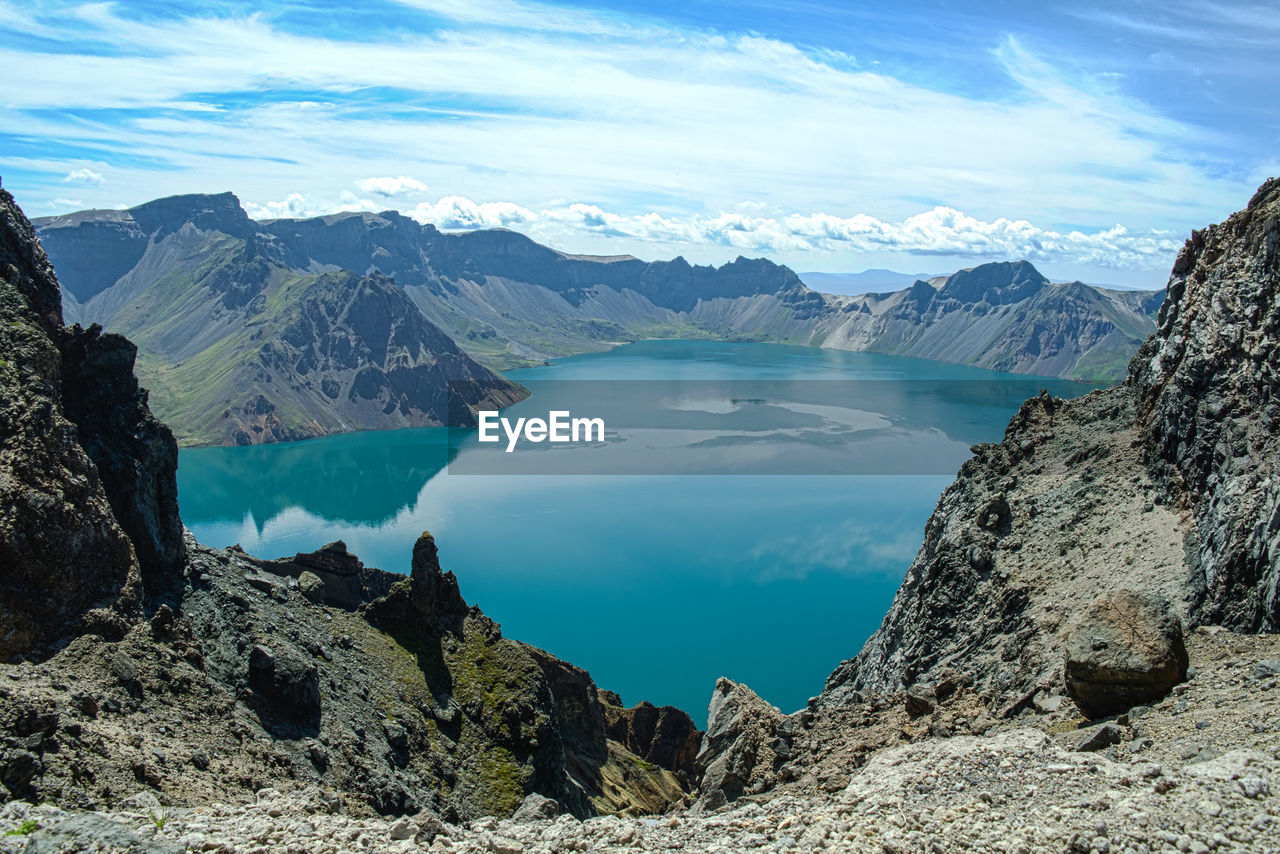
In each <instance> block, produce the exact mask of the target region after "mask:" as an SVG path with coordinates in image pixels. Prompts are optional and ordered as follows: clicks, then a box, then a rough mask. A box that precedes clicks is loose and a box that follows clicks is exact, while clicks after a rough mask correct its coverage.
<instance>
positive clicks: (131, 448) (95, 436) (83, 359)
mask: <svg viewBox="0 0 1280 854" xmlns="http://www.w3.org/2000/svg"><path fill="white" fill-rule="evenodd" d="M136 355H137V348H136V347H134V345H133V343H132V342H130V341H129V340H128V339H126V338H124V337H122V336H120V335H103V334H101V330H100V329H99V328H98V327H96V326H94V327H90V328H89V329H87V330H81V329H80V327H79V326H76V327H74V328H73V329H71V330H70V331H68V332H67V333H66V334H65V335H64V336H63V341H62V365H63V389H64V392H63V401H64V405H65V407H66V410H67V415H68V417H69V418H71V420H72V421H74V422H75V423H76V426H77V428H78V432H79V436H80V443H81V444H82V445H83V446H84V449H85V451H86V452H88V454H89V457H90V459H92V460H93V462H94V464H95V465H96V466H97V467H98V475H99V477H100V478H101V479H102V486H103V489H104V490H105V491H106V493H107V500H108V501H110V502H111V510H112V512H113V513H114V515H115V517H116V520H117V521H118V522H119V523H120V526H121V527H122V528H124V531H125V533H126V534H128V536H129V540H130V541H131V542H132V543H133V548H134V551H135V552H136V553H137V556H138V562H139V564H141V567H142V580H143V583H144V584H145V585H146V588H147V590H148V591H150V592H153V593H155V592H160V591H162V590H165V589H168V588H170V587H172V586H173V584H174V583H176V581H177V580H178V579H179V578H180V577H181V570H182V564H183V561H184V559H185V558H186V555H187V550H186V546H185V545H184V543H183V539H182V522H181V520H180V519H179V518H178V482H177V471H178V443H177V442H176V441H175V440H174V438H173V433H172V432H171V431H170V430H169V428H168V427H166V426H164V425H163V424H161V423H160V422H159V421H157V420H156V419H155V417H153V416H152V414H151V410H150V409H148V407H147V392H146V391H145V390H144V389H142V388H140V387H139V386H138V380H137V377H135V376H134V372H133V367H134V359H135V357H136Z"/></svg>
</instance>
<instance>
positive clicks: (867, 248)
mask: <svg viewBox="0 0 1280 854" xmlns="http://www.w3.org/2000/svg"><path fill="white" fill-rule="evenodd" d="M246 207H247V209H248V211H249V214H250V216H253V217H255V218H258V219H275V218H279V217H285V216H288V217H300V216H321V215H325V214H331V213H336V212H338V211H351V210H357V211H375V210H377V207H376V206H375V205H374V203H373V202H371V201H369V200H368V199H359V198H357V197H356V196H354V195H352V194H350V193H344V194H343V195H342V196H341V197H339V198H338V199H336V200H331V201H325V200H314V199H309V198H306V197H304V196H303V195H302V194H300V193H291V194H290V195H289V196H288V197H286V198H285V199H283V200H280V201H272V202H266V203H263V204H252V203H249V204H247V205H246ZM743 207H746V209H747V210H754V209H756V206H754V205H747V206H742V205H738V206H735V208H737V209H735V210H731V211H721V212H719V213H717V214H715V215H708V216H687V217H677V216H664V215H663V214H660V213H657V212H654V211H649V212H646V213H640V214H625V213H619V212H615V211H609V210H606V209H604V208H602V207H600V206H599V205H595V204H587V203H584V202H568V201H557V202H554V203H552V204H550V205H548V206H545V207H543V208H540V209H538V210H532V209H530V208H526V207H523V206H521V205H519V204H516V203H515V202H510V201H487V202H477V201H474V200H472V199H469V198H466V197H464V196H445V197H443V198H441V199H439V200H438V201H436V202H421V203H419V204H417V205H416V206H414V207H413V208H410V209H408V210H405V211H404V214H405V216H408V217H410V218H411V219H414V220H417V221H418V222H421V223H430V224H432V225H434V226H436V227H437V228H440V229H442V230H445V231H473V230H476V229H483V228H511V229H516V230H520V231H525V232H527V233H529V234H530V235H531V236H533V237H534V238H536V239H539V240H543V241H545V242H549V243H551V244H553V245H556V246H559V247H562V248H563V247H572V246H573V245H574V244H576V243H581V242H582V240H583V239H584V238H587V237H603V238H608V239H617V240H619V241H621V242H643V243H648V244H652V245H653V246H655V247H664V248H669V247H681V246H690V245H695V246H696V245H703V246H705V245H714V246H723V247H729V248H731V249H733V250H737V251H741V252H751V253H758V254H766V255H769V254H779V253H797V252H800V253H803V252H814V251H817V252H853V253H884V252H891V253H901V254H906V255H917V256H922V255H942V256H948V257H960V258H973V259H991V260H1007V259H1018V258H1026V259H1030V260H1033V261H1045V262H1059V263H1075V264H1095V265H1099V266H1104V267H1112V268H1120V269H1146V268H1149V267H1151V266H1153V265H1155V266H1159V265H1162V264H1164V263H1166V262H1167V261H1168V260H1169V259H1170V258H1171V257H1173V255H1174V254H1175V253H1176V252H1177V250H1178V247H1179V246H1181V241H1180V240H1178V239H1176V238H1175V236H1174V235H1173V234H1172V233H1170V232H1166V231H1143V232H1133V231H1130V230H1129V229H1128V228H1126V227H1125V226H1123V225H1114V226H1111V227H1110V228H1105V229H1098V230H1095V231H1089V232H1085V231H1080V230H1055V229H1052V228H1046V227H1042V226H1039V225H1035V224H1033V223H1031V222H1029V221H1027V220H1024V219H1019V220H1012V219H1005V218H998V219H993V220H983V219H980V218H978V217H975V216H971V215H969V214H967V213H965V212H963V211H959V210H956V209H955V208H950V207H944V206H936V207H934V208H932V209H930V210H927V211H922V212H920V213H917V214H913V215H912V216H908V217H905V218H904V219H901V220H898V221H886V220H883V219H879V218H877V217H874V216H871V215H869V214H865V213H858V214H853V215H851V216H835V215H832V214H828V213H789V214H778V215H771V216H765V215H752V214H748V213H743V211H742V208H743ZM623 248H625V247H623ZM658 251H662V250H658Z"/></svg>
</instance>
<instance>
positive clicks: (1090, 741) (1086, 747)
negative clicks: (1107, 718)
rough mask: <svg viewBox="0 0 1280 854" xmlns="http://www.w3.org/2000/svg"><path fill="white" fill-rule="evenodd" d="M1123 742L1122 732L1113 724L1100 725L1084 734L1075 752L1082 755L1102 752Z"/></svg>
mask: <svg viewBox="0 0 1280 854" xmlns="http://www.w3.org/2000/svg"><path fill="white" fill-rule="evenodd" d="M1123 740H1124V730H1122V729H1120V727H1118V726H1116V725H1115V724H1102V725H1101V726H1096V727H1094V728H1093V729H1091V730H1089V731H1088V732H1087V733H1085V736H1084V738H1082V739H1080V744H1079V745H1078V746H1077V747H1076V750H1078V751H1081V752H1082V753H1091V752H1092V751H1095V750H1103V749H1105V748H1108V747H1110V746H1111V745H1113V744H1119V743H1120V742H1121V741H1123Z"/></svg>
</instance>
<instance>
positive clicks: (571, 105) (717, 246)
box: [0, 0, 1256, 269]
mask: <svg viewBox="0 0 1280 854" xmlns="http://www.w3.org/2000/svg"><path fill="white" fill-rule="evenodd" d="M399 2H400V4H401V5H400V7H399V9H400V11H401V13H402V14H401V15H400V18H403V22H402V24H401V25H399V26H398V27H397V28H394V29H393V30H388V34H384V35H382V36H380V37H379V38H376V39H373V38H369V37H367V34H358V35H359V36H360V37H355V36H352V37H347V36H345V35H344V34H341V33H339V32H337V31H336V30H326V29H325V28H324V27H323V26H320V25H316V26H310V27H307V28H306V29H299V28H296V27H290V26H289V24H288V23H287V21H288V16H287V15H286V14H284V11H285V9H286V7H283V6H281V7H274V8H273V7H271V6H270V5H268V6H264V7H263V8H264V9H265V11H263V12H260V13H257V14H252V15H245V14H243V12H242V11H238V9H237V8H236V7H220V6H218V5H217V4H213V5H210V6H208V7H206V8H207V9H209V11H206V12H203V13H199V14H192V15H188V16H185V17H183V16H171V15H166V16H161V17H143V16H141V15H138V14H130V9H129V8H128V7H126V6H124V5H116V4H89V5H76V4H74V3H58V2H54V3H50V4H36V5H34V6H32V7H27V6H22V7H18V6H16V5H14V4H12V3H8V2H6V0H0V30H2V29H6V28H7V29H8V30H9V31H10V32H13V33H19V34H25V35H23V36H22V37H21V38H18V37H15V38H14V39H10V40H7V41H2V42H0V44H2V45H3V46H0V63H2V64H3V66H4V67H5V68H6V86H5V87H4V89H3V91H0V123H3V125H4V126H5V127H11V128H17V127H21V128H22V129H23V135H24V139H29V140H36V141H39V140H45V141H56V143H57V144H58V146H61V147H64V148H66V149H67V150H68V151H69V152H71V153H69V154H68V155H67V160H66V161H64V162H62V163H61V164H60V169H58V166H59V163H58V161H57V158H56V157H52V156H50V155H49V154H48V152H47V150H46V151H42V152H40V153H39V154H35V153H28V154H26V155H20V156H25V159H23V160H20V161H16V162H20V163H22V164H24V167H23V168H24V169H25V170H26V171H24V172H23V173H22V175H21V178H22V179H23V180H26V181H27V182H29V183H30V185H31V187H32V188H33V192H35V193H37V194H39V193H44V194H45V195H44V199H49V198H52V197H54V196H55V195H61V194H60V193H57V192H56V189H55V187H54V185H56V184H59V183H61V181H60V179H61V176H62V175H65V174H66V173H67V172H68V170H69V169H71V168H72V167H76V168H79V167H80V166H81V165H82V164H83V163H84V162H86V161H88V162H92V163H95V164H97V163H103V164H107V165H109V166H110V172H109V173H108V174H109V175H110V176H111V187H110V192H111V198H110V199H107V198H105V197H104V198H101V199H98V198H92V197H91V194H92V193H93V192H94V190H95V188H94V186H93V184H85V187H86V190H85V191H84V192H85V193H86V195H87V197H88V200H89V201H90V203H92V204H98V205H105V204H107V203H114V202H115V201H117V200H118V199H119V198H120V197H121V196H122V195H123V196H129V197H131V198H132V200H133V201H135V202H141V201H144V200H146V199H148V198H153V197H155V196H159V195H164V194H168V193H176V192H192V191H204V190H222V189H234V190H236V191H237V192H239V193H240V194H241V196H242V197H243V198H245V200H246V203H247V204H248V205H249V206H250V207H251V210H253V211H255V215H259V216H295V215H301V214H302V213H303V212H304V211H307V210H310V209H312V208H314V207H316V206H317V205H316V204H315V203H313V202H312V201H309V200H314V199H317V198H322V197H326V194H330V193H332V192H333V191H332V190H331V189H329V188H333V187H344V186H345V187H352V188H355V189H356V190H358V192H359V195H356V194H354V193H353V194H349V195H350V198H348V199H346V202H345V205H344V206H345V207H348V208H351V209H359V210H376V209H380V208H382V207H386V206H388V203H387V202H386V201H385V200H386V199H394V200H395V202H396V205H398V206H400V207H402V208H404V209H407V210H408V211H409V212H411V213H412V215H414V216H418V217H420V218H424V219H431V220H432V221H436V222H440V223H442V224H446V225H448V226H449V227H482V226H490V225H504V226H508V227H519V228H526V227H527V228H530V229H532V230H535V231H537V232H538V233H539V234H540V235H542V236H544V237H548V238H555V239H556V241H557V242H558V243H559V244H560V245H562V246H565V247H566V248H570V249H576V248H580V247H579V241H587V242H592V241H594V243H591V246H592V247H594V246H598V245H599V243H600V242H602V241H607V242H609V243H610V244H612V245H611V247H610V248H611V250H612V251H631V250H630V249H629V248H628V246H627V245H626V244H627V241H632V242H635V243H637V244H640V243H649V244H652V245H661V246H663V247H670V248H672V249H673V250H675V251H680V252H683V253H685V254H687V255H689V256H690V257H694V258H702V259H704V260H711V259H713V256H714V255H715V254H716V253H717V252H720V251H721V250H722V248H724V247H729V248H732V249H738V248H742V249H752V250H755V251H761V252H779V253H786V252H790V253H805V252H837V253H839V252H843V253H846V255H847V254H848V253H851V252H854V251H862V249H863V248H864V247H878V248H881V249H885V248H889V247H892V248H894V249H900V250H901V251H908V252H916V253H924V252H935V251H938V252H943V251H946V252H953V253H958V254H966V253H981V252H991V253H1013V252H1015V251H1016V252H1017V253H1018V254H1022V255H1026V256H1029V257H1040V256H1039V255H1038V254H1037V253H1044V254H1045V255H1060V256H1064V257H1066V256H1070V257H1076V258H1082V259H1086V258H1087V259H1096V260H1097V261H1098V263H1107V264H1111V265H1120V266H1124V265H1142V264H1146V265H1148V266H1149V267H1150V268H1152V269H1159V268H1161V267H1165V266H1167V263H1168V259H1167V258H1162V257H1160V253H1161V252H1163V251H1165V248H1166V247H1167V245H1168V244H1169V242H1170V241H1169V239H1168V238H1167V237H1164V236H1161V235H1160V233H1159V232H1161V231H1171V232H1174V233H1176V234H1182V233H1184V232H1185V231H1186V229H1187V228H1188V227H1189V226H1190V225H1193V224H1194V225H1200V224H1203V223H1204V222H1205V221H1209V220H1213V219H1217V218H1220V217H1221V216H1222V215H1223V214H1225V213H1227V212H1229V211H1230V210H1233V209H1234V208H1235V207H1238V205H1239V201H1240V199H1241V198H1247V195H1248V192H1250V191H1251V189H1252V188H1251V187H1248V186H1247V184H1248V182H1249V181H1252V180H1253V176H1254V173H1255V172H1256V168H1255V167H1256V164H1244V165H1243V168H1241V166H1240V165H1239V164H1233V163H1232V162H1230V161H1228V160H1224V159H1221V158H1219V157H1217V156H1215V155H1213V154H1212V153H1211V152H1213V151H1214V150H1215V146H1216V145H1217V144H1218V140H1216V139H1215V136H1214V134H1213V133H1212V132H1210V131H1205V130H1201V129H1196V128H1193V127H1191V126H1188V125H1186V124H1184V123H1180V122H1178V121H1175V120H1173V119H1171V118H1169V117H1168V116H1167V115H1165V114H1163V113H1161V112H1160V111H1159V110H1156V109H1154V108H1152V107H1150V106H1149V105H1147V104H1145V103H1143V102H1142V101H1140V100H1139V99H1137V98H1135V97H1133V96H1132V95H1130V94H1126V93H1125V91H1123V90H1122V88H1121V87H1120V85H1119V84H1118V83H1117V82H1116V81H1115V80H1114V79H1112V78H1108V77H1106V76H1105V75H1098V74H1084V73H1081V72H1079V71H1078V70H1076V69H1073V68H1070V67H1069V66H1066V65H1064V64H1063V63H1061V62H1057V61H1054V60H1053V59H1051V58H1050V57H1047V56H1045V55H1043V54H1039V53H1037V52H1035V51H1033V50H1032V49H1031V48H1029V47H1028V46H1027V44H1026V43H1025V42H1024V41H1023V40H1022V39H1019V38H1017V37H1015V36H1002V35H993V36H992V41H991V43H990V44H989V45H987V46H986V47H987V48H988V49H987V50H985V51H984V50H982V49H976V50H975V51H973V54H974V56H975V57H977V58H978V59H977V60H975V61H981V62H984V63H988V64H989V66H990V68H991V70H992V73H994V74H996V75H998V76H999V79H1000V80H1001V81H1002V82H1001V84H1000V86H998V87H996V88H995V90H994V91H993V92H992V93H987V94H984V95H981V96H979V95H976V94H972V93H965V92H961V91H956V90H952V89H949V88H947V87H945V86H943V85H940V84H926V83H923V82H919V81H915V82H913V81H909V80H906V79H903V78H901V77H894V76H892V75H890V74H886V73H878V72H876V71H873V70H869V69H871V68H873V67H874V66H872V65H870V64H865V65H864V64H859V62H857V61H855V59H854V58H853V57H852V56H850V55H849V54H848V53H846V52H843V51H841V50H838V49H833V48H831V47H822V48H807V47H801V46H798V45H797V44H793V43H790V42H787V41H784V40H781V39H778V38H770V37H766V36H763V35H759V34H752V33H744V32H739V31H734V30H733V29H732V28H722V29H720V30H711V29H703V28H699V29H694V28H688V27H684V28H682V27H676V26H671V25H666V26H664V25H659V24H657V23H654V22H653V21H652V20H642V19H638V18H635V17H634V16H632V17H630V18H627V17H625V16H622V15H620V14H604V13H599V12H591V11H585V10H581V9H568V8H565V7H559V6H555V5H549V4H543V3H536V2H517V0H475V2H462V0H399ZM383 11H384V13H385V12H386V10H385V9H384V10H383ZM415 14H416V15H418V16H425V17H414V15H415ZM397 20H398V21H399V18H398V19H397ZM245 56H252V57H253V61H252V62H245V61H244V60H243V57H245ZM8 144H10V143H6V142H4V141H3V138H2V137H0V146H4V145H8ZM43 147H44V148H45V149H49V146H48V145H45V146H43ZM140 153H145V156H146V161H145V162H141V161H140V160H139V154H140ZM0 156H5V159H6V160H10V159H11V158H9V157H8V156H7V153H6V152H5V151H4V150H3V149H2V148H0ZM53 169H58V171H57V172H56V173H53V172H52V170H53ZM50 175H56V176H57V177H44V176H50ZM409 176H412V177H409ZM5 177H6V183H10V184H11V183H12V182H13V181H14V180H15V176H14V175H13V167H12V166H10V167H8V171H7V173H6V176H5ZM428 185H429V186H430V188H431V190H432V191H433V192H434V193H437V194H439V195H438V196H437V197H436V198H433V199H427V198H425V193H426V192H427V187H428ZM15 186H16V185H15ZM292 194H297V195H298V196H299V197H301V198H300V199H295V198H293V195H292ZM922 198H927V199H931V200H937V201H936V204H932V203H931V204H930V205H928V206H922V205H921V204H920V202H919V201H918V200H919V199H922ZM42 200H43V199H42ZM565 200H568V201H565ZM338 202H339V199H337V198H334V199H332V200H331V203H332V204H337V203H338ZM744 204H746V205H750V207H743V205H744ZM321 207H323V205H321ZM961 212H963V213H961ZM1032 223H1034V225H1031V224H1032ZM1116 223H1121V224H1123V227H1119V228H1117V227H1116V225H1115V224H1116ZM984 247H985V248H984ZM792 257H793V258H794V257H796V256H792ZM782 260H788V259H787V258H785V257H784V258H783V259H782Z"/></svg>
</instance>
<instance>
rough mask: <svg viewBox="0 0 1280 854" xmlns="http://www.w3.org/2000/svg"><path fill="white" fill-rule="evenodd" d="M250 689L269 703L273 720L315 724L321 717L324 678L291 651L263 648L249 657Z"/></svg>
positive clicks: (258, 647)
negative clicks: (312, 721)
mask: <svg viewBox="0 0 1280 854" xmlns="http://www.w3.org/2000/svg"><path fill="white" fill-rule="evenodd" d="M249 687H251V688H252V689H253V690H254V692H255V693H257V694H258V695H259V696H260V697H261V698H262V699H263V700H265V701H266V704H267V706H266V709H265V710H264V711H266V712H267V713H268V714H270V715H271V716H272V717H281V718H289V719H293V720H301V721H311V720H318V719H319V717H320V674H319V672H318V671H317V670H316V666H315V665H314V664H312V663H311V662H309V661H307V660H306V659H305V658H303V657H302V656H300V655H298V654H297V653H294V652H292V651H291V650H287V649H282V650H280V652H279V653H276V652H273V651H272V650H271V649H270V648H269V647H265V646H262V645H261V644H259V645H256V646H254V647H253V650H252V651H251V652H250V653H249Z"/></svg>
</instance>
